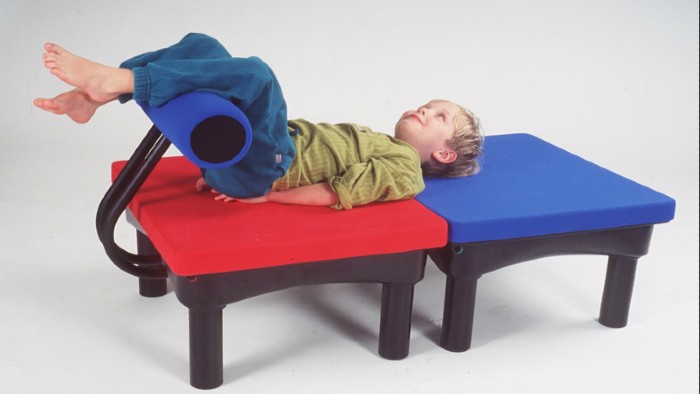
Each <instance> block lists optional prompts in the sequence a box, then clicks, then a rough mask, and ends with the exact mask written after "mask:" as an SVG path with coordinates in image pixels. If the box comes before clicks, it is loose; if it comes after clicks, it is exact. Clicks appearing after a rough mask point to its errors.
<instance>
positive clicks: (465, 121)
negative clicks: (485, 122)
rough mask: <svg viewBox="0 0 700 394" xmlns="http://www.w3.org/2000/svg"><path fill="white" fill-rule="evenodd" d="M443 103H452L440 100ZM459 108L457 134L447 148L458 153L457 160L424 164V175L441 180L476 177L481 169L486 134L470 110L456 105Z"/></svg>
mask: <svg viewBox="0 0 700 394" xmlns="http://www.w3.org/2000/svg"><path fill="white" fill-rule="evenodd" d="M438 101H443V102H448V103H451V104H454V103H452V102H451V101H447V100H438ZM454 105H455V106H457V108H459V111H458V112H457V113H456V114H455V117H454V119H453V122H454V126H455V132H454V135H453V136H452V138H450V139H449V140H447V146H448V147H449V148H450V149H452V150H454V151H455V152H456V153H457V159H456V160H455V161H454V162H452V163H441V162H439V161H437V160H435V159H433V158H431V159H430V160H429V161H427V162H425V163H423V165H422V167H423V174H424V175H427V176H433V177H441V178H455V177H460V176H467V175H474V174H476V173H477V172H479V169H480V168H481V166H480V164H479V158H480V156H481V153H482V152H483V145H484V134H483V132H482V130H481V122H480V121H479V118H477V117H476V116H474V114H473V113H472V112H471V111H469V110H468V109H466V108H464V107H462V106H460V105H457V104H454Z"/></svg>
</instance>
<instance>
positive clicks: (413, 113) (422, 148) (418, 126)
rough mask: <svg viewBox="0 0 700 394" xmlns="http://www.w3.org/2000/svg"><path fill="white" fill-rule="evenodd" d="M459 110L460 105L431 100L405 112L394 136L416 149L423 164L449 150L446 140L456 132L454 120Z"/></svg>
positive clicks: (397, 124)
mask: <svg viewBox="0 0 700 394" xmlns="http://www.w3.org/2000/svg"><path fill="white" fill-rule="evenodd" d="M458 111H459V108H458V107H457V105H455V104H453V103H450V102H449V101H430V102H428V103H427V104H425V105H423V106H421V107H419V108H418V109H415V110H409V111H406V112H404V114H403V115H401V118H400V119H399V121H398V122H397V123H396V128H395V129H394V135H395V136H396V138H398V139H400V140H402V141H404V142H407V143H409V144H411V145H412V146H413V147H414V148H416V150H417V151H418V154H419V155H420V158H421V162H422V163H424V162H426V161H428V160H430V157H431V156H432V155H433V154H435V153H436V152H440V151H443V150H444V149H446V148H447V140H449V139H450V138H452V136H453V135H454V132H455V126H454V118H455V115H456V114H457V112H458Z"/></svg>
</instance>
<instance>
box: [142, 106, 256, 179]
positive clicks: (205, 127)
mask: <svg viewBox="0 0 700 394" xmlns="http://www.w3.org/2000/svg"><path fill="white" fill-rule="evenodd" d="M138 104H139V105H140V106H141V108H142V109H143V111H144V112H145V113H146V115H148V117H149V118H150V119H151V121H153V124H155V125H156V127H158V129H160V131H162V132H163V134H165V136H166V137H167V138H168V139H169V140H170V142H172V143H173V144H174V145H175V146H176V147H177V148H178V150H180V152H181V153H182V154H183V155H184V156H185V157H186V158H187V159H188V160H189V161H191V162H192V163H194V164H195V165H196V166H197V167H199V168H208V169H215V168H224V167H228V166H231V165H232V164H235V163H237V162H238V161H240V160H241V159H243V157H244V156H245V155H246V153H248V149H250V144H251V140H252V128H251V126H250V122H249V121H248V118H247V117H246V116H245V114H244V113H243V111H241V110H240V109H239V108H238V107H236V106H235V105H234V104H233V103H232V102H231V101H229V100H227V99H225V98H223V97H221V96H218V95H216V94H213V93H208V92H190V93H185V94H183V95H181V96H178V97H176V98H174V99H172V100H170V101H168V102H167V103H165V104H163V105H162V106H160V107H151V106H149V105H148V103H145V102H139V103H138Z"/></svg>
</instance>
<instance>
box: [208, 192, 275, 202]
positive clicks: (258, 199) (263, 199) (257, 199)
mask: <svg viewBox="0 0 700 394" xmlns="http://www.w3.org/2000/svg"><path fill="white" fill-rule="evenodd" d="M221 196H223V194H222V195H221ZM221 196H219V197H217V198H216V199H217V200H219V199H221V198H220V197H221ZM224 197H225V198H223V200H224V202H229V201H240V202H242V203H244V204H260V203H263V202H268V201H270V200H269V198H268V195H267V194H266V195H264V196H260V197H252V198H231V197H226V196H224Z"/></svg>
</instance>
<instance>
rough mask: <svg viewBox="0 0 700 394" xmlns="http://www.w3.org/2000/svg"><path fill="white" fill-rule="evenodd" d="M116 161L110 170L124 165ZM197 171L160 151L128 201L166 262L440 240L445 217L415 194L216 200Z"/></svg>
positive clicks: (263, 260) (244, 262) (238, 261)
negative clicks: (372, 200)
mask: <svg viewBox="0 0 700 394" xmlns="http://www.w3.org/2000/svg"><path fill="white" fill-rule="evenodd" d="M124 164H125V162H116V163H114V164H113V166H112V174H113V176H116V174H118V173H119V171H121V169H122V168H123V167H124ZM199 176H200V174H199V170H198V169H197V168H196V167H195V166H194V165H192V164H191V163H190V162H188V161H187V160H186V159H184V158H183V157H168V158H163V159H162V160H161V161H160V162H159V163H158V165H157V166H156V168H155V170H154V171H153V173H152V174H151V175H150V176H149V178H148V179H147V180H146V182H145V183H144V185H143V186H142V187H141V190H140V191H139V192H138V193H137V195H136V196H135V197H134V199H133V201H132V202H131V204H130V206H129V208H130V210H131V212H132V213H133V214H134V216H135V217H136V219H137V220H138V221H139V223H140V224H141V226H142V227H143V229H144V231H145V232H146V233H147V234H148V236H149V238H150V239H151V241H152V242H153V244H154V245H155V246H156V248H157V249H158V251H159V252H160V254H161V256H162V257H163V259H164V260H165V262H166V263H167V264H168V266H169V267H170V269H171V270H172V271H173V272H174V273H175V274H178V275H181V276H188V275H202V274H212V273H218V272H230V271H239V270H246V269H253V268H263V267H271V266H278V265H287V264H297V263H304V262H313V261H324V260H332V259H338V258H346V257H356V256H367V255H378V254H389V253H399V252H406V251H411V250H420V249H429V248H434V247H440V246H443V245H445V244H446V242H447V223H446V222H445V221H444V220H443V219H442V218H440V217H439V216H437V215H435V214H434V213H432V212H431V211H430V210H428V209H427V208H425V207H423V206H422V205H421V204H420V203H418V202H417V201H415V200H406V201H396V202H389V203H376V204H370V205H366V206H363V207H357V208H354V209H352V210H349V211H336V210H334V209H331V208H327V207H308V206H298V205H283V204H275V203H265V204H256V205H248V204H243V203H237V202H233V203H223V202H220V201H215V200H214V199H213V195H212V194H211V193H209V192H205V193H198V192H196V191H195V188H194V185H195V182H196V180H197V178H198V177H199Z"/></svg>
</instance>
